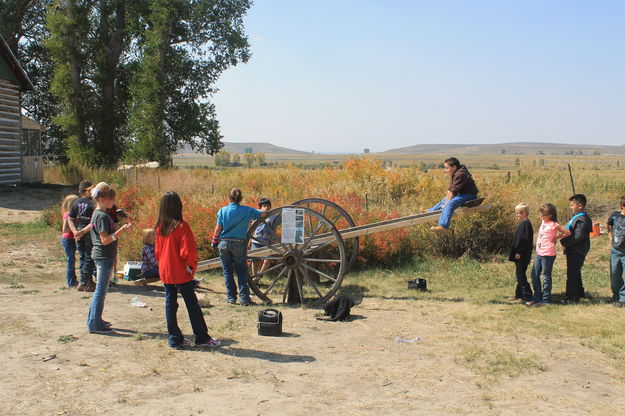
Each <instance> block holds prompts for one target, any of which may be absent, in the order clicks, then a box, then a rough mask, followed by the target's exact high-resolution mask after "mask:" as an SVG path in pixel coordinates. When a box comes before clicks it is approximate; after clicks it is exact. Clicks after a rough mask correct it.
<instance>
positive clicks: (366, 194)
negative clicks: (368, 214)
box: [365, 193, 369, 211]
mask: <svg viewBox="0 0 625 416" xmlns="http://www.w3.org/2000/svg"><path fill="white" fill-rule="evenodd" d="M368 210H369V194H368V193H365V211H368Z"/></svg>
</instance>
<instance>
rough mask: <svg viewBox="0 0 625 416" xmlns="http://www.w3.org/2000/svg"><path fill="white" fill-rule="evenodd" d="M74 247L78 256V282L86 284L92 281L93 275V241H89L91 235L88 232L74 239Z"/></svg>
mask: <svg viewBox="0 0 625 416" xmlns="http://www.w3.org/2000/svg"><path fill="white" fill-rule="evenodd" d="M76 249H77V250H78V255H79V256H80V263H79V264H80V266H79V267H80V284H81V285H86V284H87V283H91V282H93V275H94V272H95V265H94V263H93V259H92V258H91V250H92V249H93V243H92V242H91V236H90V235H89V233H87V234H85V235H84V236H82V238H80V240H76Z"/></svg>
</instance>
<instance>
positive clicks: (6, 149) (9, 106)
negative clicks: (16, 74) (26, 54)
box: [0, 79, 22, 185]
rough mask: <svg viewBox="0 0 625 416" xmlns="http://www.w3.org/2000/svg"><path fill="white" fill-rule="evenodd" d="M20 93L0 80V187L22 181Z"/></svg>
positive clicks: (14, 87)
mask: <svg viewBox="0 0 625 416" xmlns="http://www.w3.org/2000/svg"><path fill="white" fill-rule="evenodd" d="M21 137H22V129H21V119H20V91H19V89H18V87H17V85H15V84H14V83H13V82H11V81H8V80H5V79H0V185H9V184H15V183H19V182H21V181H22V157H21V150H20V142H21Z"/></svg>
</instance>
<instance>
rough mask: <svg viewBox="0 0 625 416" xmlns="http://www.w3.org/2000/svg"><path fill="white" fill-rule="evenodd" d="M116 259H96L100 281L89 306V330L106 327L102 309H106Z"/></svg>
mask: <svg viewBox="0 0 625 416" xmlns="http://www.w3.org/2000/svg"><path fill="white" fill-rule="evenodd" d="M114 264H115V259H114V258H112V259H105V260H96V261H95V267H96V269H97V271H98V283H97V284H96V287H95V292H93V297H92V298H91V306H90V307H89V315H88V316H87V329H88V330H89V331H98V330H101V329H104V322H103V321H102V311H103V310H104V299H106V292H108V288H109V280H110V278H111V271H112V270H113V265H114Z"/></svg>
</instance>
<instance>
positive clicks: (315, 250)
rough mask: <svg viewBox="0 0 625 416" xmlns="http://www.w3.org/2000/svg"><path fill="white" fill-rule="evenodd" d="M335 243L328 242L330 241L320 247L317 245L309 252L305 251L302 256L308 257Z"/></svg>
mask: <svg viewBox="0 0 625 416" xmlns="http://www.w3.org/2000/svg"><path fill="white" fill-rule="evenodd" d="M335 242H336V241H334V240H330V241H326V242H325V243H323V244H320V245H318V246H316V247H315V246H313V248H311V249H310V250H308V251H305V252H304V255H305V256H309V255H311V254H312V253H316V252H317V251H319V250H321V249H322V248H324V247H327V246H329V245H330V244H332V243H335Z"/></svg>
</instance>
